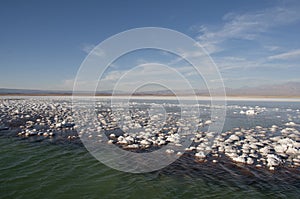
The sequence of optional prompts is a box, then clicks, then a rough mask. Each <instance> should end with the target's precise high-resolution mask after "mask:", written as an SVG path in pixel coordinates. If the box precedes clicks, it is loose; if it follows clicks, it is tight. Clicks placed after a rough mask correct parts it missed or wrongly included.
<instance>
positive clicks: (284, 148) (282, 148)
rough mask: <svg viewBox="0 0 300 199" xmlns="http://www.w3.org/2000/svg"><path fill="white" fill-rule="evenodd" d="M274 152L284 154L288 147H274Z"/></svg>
mask: <svg viewBox="0 0 300 199" xmlns="http://www.w3.org/2000/svg"><path fill="white" fill-rule="evenodd" d="M274 150H275V151H276V152H277V153H284V152H285V151H286V150H287V146H286V145H276V146H275V147H274Z"/></svg>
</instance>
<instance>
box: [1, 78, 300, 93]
mask: <svg viewBox="0 0 300 199" xmlns="http://www.w3.org/2000/svg"><path fill="white" fill-rule="evenodd" d="M225 89H226V94H227V96H260V97H269V96H274V97H300V82H288V83H284V84H276V85H263V86H258V87H242V88H225ZM221 91H222V90H221V89H213V90H212V92H214V93H215V94H217V95H218V94H221ZM112 93H113V91H111V90H107V91H98V92H97V93H96V95H103V96H108V95H112ZM175 93H176V94H177V95H192V94H194V93H196V94H197V95H199V96H209V92H208V90H207V89H203V90H194V91H193V90H189V91H186V90H177V91H176V92H175ZM77 94H79V95H80V94H81V95H88V94H93V92H88V91H82V92H77ZM114 94H116V95H127V93H126V92H124V91H114ZM0 95H72V91H63V90H33V89H8V88H0ZM134 95H153V96H154V95H158V96H170V95H171V96H172V95H175V94H174V93H173V92H171V91H169V90H159V91H143V92H136V93H134Z"/></svg>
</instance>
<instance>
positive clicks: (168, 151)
mask: <svg viewBox="0 0 300 199" xmlns="http://www.w3.org/2000/svg"><path fill="white" fill-rule="evenodd" d="M174 152H175V151H174V150H173V149H167V150H166V153H167V154H173V153H174Z"/></svg>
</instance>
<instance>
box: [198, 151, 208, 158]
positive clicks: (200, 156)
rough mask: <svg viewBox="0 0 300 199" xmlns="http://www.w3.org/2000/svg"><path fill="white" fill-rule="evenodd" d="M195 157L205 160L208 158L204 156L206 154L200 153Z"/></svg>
mask: <svg viewBox="0 0 300 199" xmlns="http://www.w3.org/2000/svg"><path fill="white" fill-rule="evenodd" d="M195 157H197V158H200V159H204V158H205V157H206V155H205V154H204V152H202V151H199V152H198V153H195Z"/></svg>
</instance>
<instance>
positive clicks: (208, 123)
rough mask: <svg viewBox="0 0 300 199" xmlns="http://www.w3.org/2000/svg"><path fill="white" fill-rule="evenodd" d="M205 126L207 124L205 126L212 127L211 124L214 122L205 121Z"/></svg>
mask: <svg viewBox="0 0 300 199" xmlns="http://www.w3.org/2000/svg"><path fill="white" fill-rule="evenodd" d="M204 124H205V125H210V124H212V121H211V120H207V121H205V123H204Z"/></svg>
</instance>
